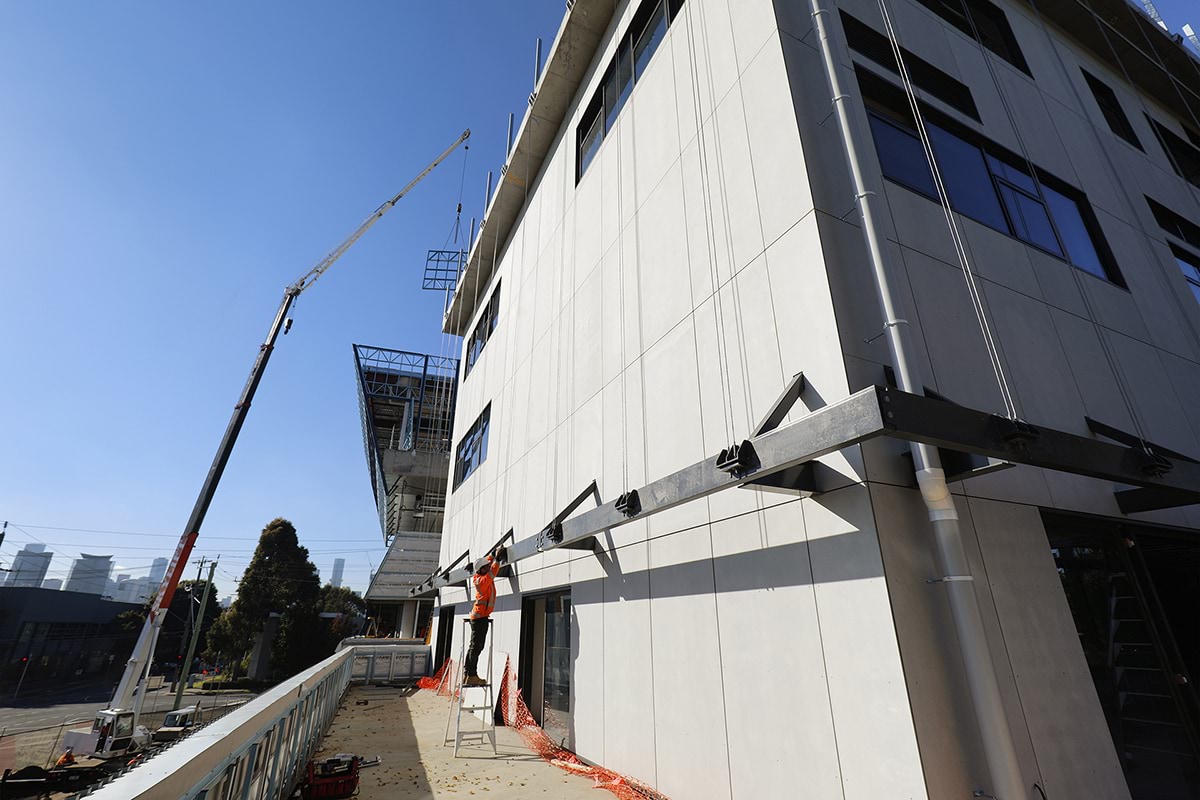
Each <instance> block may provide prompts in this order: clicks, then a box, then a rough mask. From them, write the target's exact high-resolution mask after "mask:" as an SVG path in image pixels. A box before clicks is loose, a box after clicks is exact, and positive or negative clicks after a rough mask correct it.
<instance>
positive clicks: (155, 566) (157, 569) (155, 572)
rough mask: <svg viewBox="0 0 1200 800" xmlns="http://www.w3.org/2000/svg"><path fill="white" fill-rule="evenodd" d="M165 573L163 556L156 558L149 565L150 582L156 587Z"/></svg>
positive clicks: (165, 564) (165, 567)
mask: <svg viewBox="0 0 1200 800" xmlns="http://www.w3.org/2000/svg"><path fill="white" fill-rule="evenodd" d="M166 574H167V560H166V559H165V558H156V559H154V563H152V564H151V565H150V583H152V584H154V586H155V587H156V588H157V587H158V586H159V585H160V584H161V583H162V580H163V576H164V575H166Z"/></svg>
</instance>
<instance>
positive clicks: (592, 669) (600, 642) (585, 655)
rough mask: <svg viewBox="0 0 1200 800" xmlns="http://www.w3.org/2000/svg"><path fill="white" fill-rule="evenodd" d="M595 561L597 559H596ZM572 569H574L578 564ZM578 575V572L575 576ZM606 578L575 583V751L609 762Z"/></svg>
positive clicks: (572, 636)
mask: <svg viewBox="0 0 1200 800" xmlns="http://www.w3.org/2000/svg"><path fill="white" fill-rule="evenodd" d="M592 560H593V561H594V559H592ZM571 566H572V572H574V566H575V565H574V564H572V565H571ZM573 577H574V576H573ZM604 608H605V605H604V582H603V580H600V579H598V578H597V579H595V580H589V581H587V582H585V583H580V582H578V580H576V581H575V583H573V585H572V586H571V726H572V729H573V730H572V737H571V740H572V743H573V744H574V747H575V752H576V753H578V754H579V755H581V756H582V757H583V758H585V759H588V760H589V761H592V762H594V763H597V764H605V763H606V761H605V757H604V709H605V706H606V698H605V688H606V687H605V685H604V654H605V647H604Z"/></svg>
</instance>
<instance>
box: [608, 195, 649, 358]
mask: <svg viewBox="0 0 1200 800" xmlns="http://www.w3.org/2000/svg"><path fill="white" fill-rule="evenodd" d="M640 227H641V220H640V219H637V218H635V219H634V221H633V223H632V224H630V226H629V227H628V228H626V229H625V231H624V233H623V234H622V236H621V238H620V239H619V240H618V241H617V244H616V245H615V246H616V248H618V250H617V252H618V274H619V279H620V287H621V288H620V298H621V307H622V308H623V309H624V313H623V314H622V315H621V324H622V334H621V336H622V343H623V344H622V359H623V363H624V365H625V367H626V369H628V367H629V365H630V364H632V363H633V362H634V360H635V359H637V358H638V357H639V356H640V355H641V354H642V350H643V348H644V347H645V345H646V339H645V337H644V336H643V335H642V321H641V320H642V317H641V314H642V305H643V298H642V293H641V288H640V287H641V280H640V276H639V272H640V270H641V269H642V263H641V257H640V254H639V252H638V230H639V228H640ZM646 302H648V299H647V300H646Z"/></svg>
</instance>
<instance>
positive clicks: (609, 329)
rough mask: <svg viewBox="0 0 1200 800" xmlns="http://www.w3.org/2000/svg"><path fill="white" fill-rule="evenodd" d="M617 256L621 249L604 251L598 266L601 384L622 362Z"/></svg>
mask: <svg viewBox="0 0 1200 800" xmlns="http://www.w3.org/2000/svg"><path fill="white" fill-rule="evenodd" d="M620 260H621V251H620V250H619V249H617V248H616V247H612V248H610V249H609V251H608V252H607V253H605V254H604V259H603V260H602V261H601V262H600V266H599V270H600V310H601V316H600V326H599V328H598V329H597V331H596V335H598V336H599V337H600V356H601V382H602V383H603V384H605V385H607V384H608V383H609V382H610V381H612V380H613V379H614V378H616V377H617V375H619V374H620V372H621V367H622V365H623V364H624V363H625V361H624V357H623V353H622V341H621V336H622V334H623V333H624V322H623V317H624V314H625V309H624V303H622V299H623V294H622V291H621V288H622V282H621V279H622V275H621V264H620Z"/></svg>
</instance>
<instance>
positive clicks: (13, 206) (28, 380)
mask: <svg viewBox="0 0 1200 800" xmlns="http://www.w3.org/2000/svg"><path fill="white" fill-rule="evenodd" d="M562 13H563V2H562V0H537V1H536V2H534V0H523V2H518V3H497V2H459V3H419V2H378V1H370V2H368V1H367V0H362V1H361V2H354V3H340V2H339V3H334V2H326V3H319V2H308V1H307V0H304V1H302V2H289V3H280V2H270V3H266V2H264V3H235V2H214V3H204V4H198V5H196V4H164V3H150V2H129V3H94V4H92V3H42V2H10V3H4V4H2V5H0V119H3V123H0V243H2V245H0V246H2V248H3V250H2V252H0V326H2V327H0V378H2V379H3V386H2V389H0V520H5V519H7V520H10V521H11V523H10V526H9V529H8V537H7V539H6V541H5V543H4V546H3V548H2V549H0V561H3V563H4V566H8V564H9V563H11V558H12V556H13V555H14V554H15V553H16V551H17V550H18V549H20V547H21V546H22V545H23V544H26V543H29V542H31V541H42V542H45V543H47V544H48V545H49V547H50V548H51V549H52V550H53V551H55V553H56V555H55V558H54V561H53V563H52V565H51V572H50V575H49V576H50V577H58V578H65V577H66V575H67V572H68V570H69V568H70V563H71V560H72V559H73V558H74V557H76V556H77V555H78V553H79V552H80V551H84V552H90V553H111V554H113V555H114V556H115V562H116V563H117V564H118V565H119V567H120V569H119V571H120V572H129V573H131V574H133V575H135V576H136V575H139V574H141V575H145V574H146V573H147V570H148V568H149V565H150V562H151V561H152V560H153V559H154V558H155V557H159V556H166V557H169V556H170V555H171V553H172V552H173V551H174V548H175V543H176V541H177V539H178V536H179V534H180V532H181V530H182V528H183V525H184V523H185V522H186V520H187V517H188V514H189V512H190V511H191V508H192V505H193V503H194V502H195V497H196V493H197V491H198V490H199V487H200V484H201V481H202V480H203V478H204V475H205V473H206V471H207V469H208V467H209V464H210V462H211V460H212V457H213V453H214V452H215V450H216V447H217V443H218V441H219V439H220V436H221V433H222V432H223V430H224V428H225V426H226V424H227V422H228V419H229V415H230V412H231V411H232V407H233V404H234V403H235V401H236V400H237V397H238V394H239V393H240V391H241V388H242V386H243V384H244V382H245V379H246V375H247V374H248V372H249V369H250V365H251V363H252V361H253V359H254V357H255V355H256V354H257V351H258V345H259V343H260V342H261V341H262V339H263V337H264V335H265V334H266V332H267V328H268V326H269V324H270V322H271V318H272V316H273V315H274V312H275V309H276V307H277V305H278V303H279V300H280V299H281V296H282V292H283V288H284V286H286V285H287V284H288V283H290V282H291V281H292V280H294V279H295V278H297V277H298V276H299V275H300V274H302V273H303V272H305V271H306V270H307V269H308V268H309V267H310V266H312V265H313V264H314V263H315V262H316V261H317V260H318V259H320V258H321V257H322V256H323V255H324V254H325V253H326V252H328V251H329V250H330V249H332V248H333V247H334V246H335V245H336V244H338V243H339V242H340V241H341V240H342V239H343V238H344V237H345V236H346V235H348V234H349V233H350V232H351V231H352V230H353V229H354V228H355V227H356V226H357V225H358V224H359V223H360V222H361V221H362V220H363V219H364V218H365V217H366V216H367V215H368V214H369V213H370V212H372V211H373V210H374V209H375V208H376V207H377V206H378V205H379V204H380V203H381V202H382V201H384V200H386V199H387V198H388V197H390V196H391V195H392V194H394V193H395V192H397V191H398V190H399V189H400V188H401V187H402V186H403V185H404V184H405V183H407V182H408V180H409V179H411V178H412V177H413V176H414V175H415V174H416V173H417V172H419V171H420V170H421V169H422V168H423V167H424V166H425V165H426V164H427V163H428V162H429V161H430V160H431V159H432V158H433V157H434V156H436V155H437V154H438V153H440V152H441V151H442V150H443V149H444V148H445V147H446V146H448V145H449V144H450V143H451V142H452V141H453V140H454V139H455V138H456V137H457V136H458V134H460V133H461V132H462V130H463V129H464V128H468V127H469V128H471V129H472V131H473V136H472V138H471V141H470V150H469V151H468V153H467V154H466V155H465V194H464V196H463V217H464V219H463V223H464V226H465V225H466V224H467V223H469V220H470V217H471V215H478V214H479V212H480V209H481V207H482V203H483V195H484V189H485V181H486V173H487V171H488V170H489V169H498V167H499V165H500V164H501V163H502V161H503V157H504V147H505V133H506V127H507V122H508V113H509V112H510V111H513V112H516V113H517V115H518V120H519V119H520V115H521V114H522V112H523V111H524V109H525V107H526V98H527V97H528V93H529V91H530V90H531V88H532V79H533V61H534V41H535V39H536V37H538V36H542V37H544V38H545V40H546V47H547V49H548V47H549V43H550V41H551V40H552V39H553V36H554V33H555V32H556V31H557V29H558V25H559V22H560V21H561V18H562ZM463 178H464V154H463V153H462V152H461V151H460V152H459V153H457V154H455V155H454V156H452V157H451V158H450V159H449V160H448V161H447V162H445V163H444V164H443V165H442V166H441V167H440V168H439V169H438V170H436V171H435V172H434V173H433V174H432V175H430V177H429V178H427V179H426V180H425V182H424V183H423V184H421V186H420V187H419V188H418V189H416V190H415V191H414V192H413V193H412V194H411V195H409V197H408V198H406V199H404V200H403V201H402V202H401V204H400V205H399V206H398V207H397V208H396V209H395V210H393V211H392V212H391V213H390V214H389V215H388V216H387V217H385V218H384V219H383V221H381V222H380V223H379V224H378V225H376V226H375V228H374V229H372V230H371V232H370V233H369V234H368V235H367V236H366V237H365V238H364V239H362V240H361V241H360V242H359V243H358V244H357V245H356V246H355V247H354V248H353V249H352V250H351V251H350V252H349V253H348V254H347V255H346V256H345V257H344V258H343V259H342V260H341V261H340V262H339V263H338V264H337V266H336V267H335V268H334V270H333V271H331V272H330V273H329V274H328V275H327V276H326V278H324V279H323V280H322V281H321V282H320V283H318V284H317V285H316V286H315V287H314V288H312V289H311V290H309V291H308V292H306V293H305V294H304V296H303V297H302V298H301V300H300V302H299V305H298V308H297V310H296V314H295V325H294V327H293V329H292V332H291V333H290V334H289V335H288V336H287V337H285V338H283V339H281V343H280V346H279V347H278V348H277V349H276V352H275V355H274V357H273V359H272V361H271V364H270V366H269V368H268V370H267V374H266V377H265V379H264V380H263V383H262V386H261V388H260V390H259V392H258V396H257V399H256V400H255V403H254V406H253V409H252V410H251V412H250V415H249V419H248V421H247V423H246V426H245V428H244V429H243V432H242V435H241V439H240V441H239V442H238V446H237V448H236V450H235V451H234V453H233V457H232V459H231V460H230V463H229V467H228V469H227V471H226V473H225V477H224V480H223V481H222V483H221V486H220V489H219V491H218V492H217V495H216V499H215V501H214V503H213V505H212V509H211V511H210V513H209V515H208V519H207V520H206V522H205V524H204V527H203V529H202V532H201V535H200V539H199V542H198V545H197V549H196V553H197V555H200V554H204V555H207V556H209V557H215V556H217V555H218V554H219V555H220V568H219V571H218V573H217V576H218V579H217V586H218V590H219V592H220V594H221V596H224V595H227V594H230V593H232V592H233V591H234V590H235V586H234V583H233V577H234V576H237V575H239V574H240V573H241V571H242V570H243V569H244V567H245V565H246V564H247V563H248V561H249V558H250V555H251V553H252V551H253V548H254V545H255V543H256V541H257V538H258V534H259V532H260V530H261V529H262V527H263V525H265V524H266V523H267V522H268V521H269V520H271V519H272V518H273V517H276V516H284V517H287V518H288V519H290V520H292V522H294V523H295V525H296V527H297V529H298V531H299V533H300V537H301V541H302V542H303V543H304V544H305V545H307V546H308V547H309V549H310V551H311V554H312V560H313V562H314V563H315V564H316V565H317V567H318V568H319V569H320V571H321V575H322V579H323V580H328V579H329V577H330V575H331V573H332V568H333V559H334V558H335V557H338V556H341V557H344V558H345V559H346V575H345V582H346V585H349V586H351V587H352V588H355V589H357V590H359V591H363V590H365V589H366V586H367V581H368V576H369V574H370V570H371V566H372V565H378V564H379V561H380V559H381V558H382V556H383V554H384V551H385V549H384V547H383V540H382V535H381V533H380V529H379V521H378V517H377V516H376V511H375V506H374V502H373V499H372V494H371V488H370V479H369V477H368V472H367V464H366V459H365V456H364V454H363V444H362V433H361V428H360V425H359V416H358V403H357V395H356V388H355V387H356V383H355V374H354V368H353V358H352V354H351V343H353V342H359V343H365V344H372V345H381V346H385V347H395V348H400V349H411V350H417V351H421V352H432V353H443V352H448V350H449V349H450V348H457V347H458V341H457V340H455V342H454V343H453V344H451V343H450V342H448V341H446V340H445V339H444V338H443V337H442V336H441V334H440V314H441V308H442V298H441V297H440V296H439V295H438V294H436V293H434V292H424V291H421V273H422V270H423V268H424V262H425V252H426V250H428V249H430V248H440V247H442V246H443V245H444V244H445V242H446V238H447V235H448V234H449V233H450V231H451V228H452V226H453V223H454V216H455V205H456V203H457V202H458V199H459V192H460V185H462V182H463ZM14 524H15V525H18V526H20V527H19V528H14V527H13V525H14ZM70 528H77V529H87V530H77V531H73V530H67V529H70ZM99 531H116V532H119V533H101V532H99ZM131 533H134V534H154V535H131ZM188 574H189V576H191V577H194V568H192V569H189V570H188Z"/></svg>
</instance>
